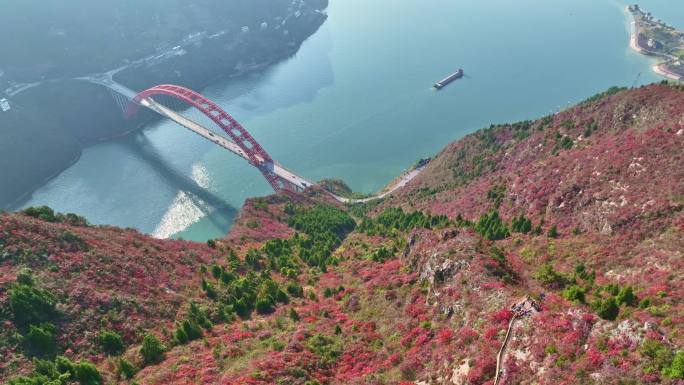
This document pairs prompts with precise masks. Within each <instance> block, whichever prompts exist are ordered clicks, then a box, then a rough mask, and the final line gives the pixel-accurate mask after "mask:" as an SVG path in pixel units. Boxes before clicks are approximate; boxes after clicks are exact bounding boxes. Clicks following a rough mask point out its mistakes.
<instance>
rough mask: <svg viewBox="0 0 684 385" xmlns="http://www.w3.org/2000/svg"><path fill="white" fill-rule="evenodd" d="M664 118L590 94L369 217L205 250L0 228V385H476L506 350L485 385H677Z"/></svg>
mask: <svg viewBox="0 0 684 385" xmlns="http://www.w3.org/2000/svg"><path fill="white" fill-rule="evenodd" d="M682 106H684V89H682V87H676V86H671V85H652V86H648V87H644V88H641V89H636V90H610V91H609V92H607V93H605V94H603V95H600V96H597V97H595V98H592V99H591V100H588V101H587V102H584V103H582V104H580V105H579V106H577V107H575V108H571V109H569V110H567V111H563V112H561V113H559V114H557V115H554V116H551V117H547V118H543V119H540V120H537V121H531V122H524V123H519V124H514V125H503V126H498V127H493V128H491V129H487V130H481V131H478V132H477V133H474V134H472V135H469V136H467V137H466V138H464V139H462V140H460V141H457V142H455V143H452V144H450V145H448V146H447V147H446V148H445V149H444V150H443V151H442V152H441V153H440V154H439V155H438V156H436V158H435V159H433V160H432V161H431V162H430V165H429V166H428V168H427V169H426V171H425V172H424V173H423V174H421V176H420V177H419V178H416V179H415V180H414V181H412V182H411V183H410V184H409V185H408V187H407V188H406V189H403V190H401V192H400V193H399V194H398V195H395V196H393V197H391V198H388V199H386V200H384V201H382V202H375V203H371V204H367V205H363V206H354V207H342V206H335V202H332V201H330V200H329V199H326V195H325V194H323V193H321V192H320V191H319V190H315V189H314V190H311V191H307V192H306V193H305V194H299V195H291V196H290V195H280V196H271V197H266V198H255V199H250V200H248V202H247V203H246V205H245V207H244V208H243V210H242V213H241V215H240V217H239V218H238V219H237V222H236V225H235V226H234V227H233V229H232V230H231V233H230V234H229V235H228V236H227V237H226V238H224V239H222V240H216V241H210V242H208V244H207V245H203V244H193V243H189V242H182V241H159V240H151V239H149V238H147V237H145V236H142V235H140V234H137V233H135V232H133V231H130V230H118V229H114V228H108V227H100V228H93V227H85V226H83V224H82V223H80V222H82V221H81V220H80V219H79V218H77V217H73V216H66V217H63V216H62V217H57V218H52V217H51V216H50V215H48V214H49V213H48V214H45V210H44V209H43V210H32V211H29V212H27V213H25V214H6V215H2V216H0V287H1V288H2V289H0V309H2V311H0V318H2V322H3V325H4V326H5V329H3V330H4V332H3V334H1V335H0V337H1V339H0V349H2V353H3V354H4V355H7V356H9V357H12V358H11V359H10V360H8V362H7V364H4V366H3V367H2V371H1V372H0V378H2V379H7V378H10V377H14V376H16V375H18V374H24V375H26V376H28V377H21V378H15V379H14V380H11V382H10V383H11V384H35V383H44V382H45V381H47V380H50V379H57V381H60V382H59V383H60V384H61V383H67V382H68V381H67V380H63V379H62V380H59V379H58V377H59V375H65V374H66V375H69V376H71V377H70V378H72V379H74V378H75V379H76V380H77V381H78V382H80V383H82V384H84V383H93V384H96V383H110V382H122V383H139V384H202V383H212V384H296V385H314V384H401V385H408V384H420V385H425V384H431V385H432V384H434V385H438V384H439V385H446V384H456V385H465V384H468V385H477V384H488V385H489V384H492V383H493V381H494V378H495V376H496V374H497V373H496V369H497V354H498V353H499V349H500V347H501V346H502V344H503V343H504V341H505V336H506V333H507V331H508V330H510V332H511V334H510V336H511V338H510V339H509V340H508V344H506V345H505V349H503V350H502V355H501V358H502V360H501V362H500V369H501V371H500V378H499V379H500V382H499V384H561V383H562V384H656V383H658V384H680V383H681V382H682V381H683V380H684V351H682V347H684V330H683V329H682V326H683V325H684V305H683V303H682V298H684V258H683V257H684V256H683V255H682V252H683V250H684V201H683V199H684V198H683V197H684V183H683V181H684V178H683V176H682V166H683V165H684V162H683V161H682V155H681V154H682V149H683V148H684V127H682V125H683V124H684V109H683V108H682ZM445 214H447V215H448V216H447V215H445ZM27 215H32V216H38V217H42V218H43V220H39V219H34V218H30V217H28V216H27ZM45 220H48V221H50V220H51V221H53V222H61V223H48V222H46V221H45ZM26 267H30V268H32V269H33V273H28V272H27V270H26V269H25V268H26ZM46 291H47V293H46ZM22 293H23V294H22ZM50 293H53V294H52V295H54V299H52V297H50V295H51V294H50ZM28 294H30V295H28ZM22 295H24V296H22ZM26 298H30V300H26V301H23V302H22V301H18V299H26ZM115 298H116V299H115ZM26 303H28V304H32V305H31V306H29V305H26ZM53 303H56V305H54V306H53V305H52V304H53ZM22 304H23V305H22ZM517 304H520V305H519V306H515V305H517ZM531 304H534V305H535V306H538V308H537V309H535V308H534V307H533V306H531ZM39 305H40V306H39ZM20 306H25V308H28V309H31V310H32V311H31V312H26V313H21V314H28V315H27V316H18V315H17V313H16V312H15V309H17V308H19V307H20ZM45 319H48V321H47V322H48V323H49V322H52V323H53V324H54V325H55V327H56V328H57V332H56V335H57V337H58V338H57V346H56V347H52V348H53V350H52V351H48V350H45V349H43V350H40V349H37V347H38V346H43V347H45V345H40V344H38V342H40V341H45V340H49V338H43V339H41V338H39V337H41V336H44V335H45V334H47V335H48V337H49V334H50V328H49V326H43V324H41V323H40V322H39V321H44V320H45ZM174 321H175V322H174ZM27 324H28V325H29V326H28V327H27V326H26V325H27ZM104 329H106V330H110V329H111V330H113V331H116V332H118V333H121V334H122V335H123V337H124V338H123V344H122V345H123V346H120V347H119V346H118V345H117V344H116V343H115V342H116V338H115V337H111V336H110V337H111V338H110V339H109V340H113V341H114V342H111V341H110V343H109V344H106V343H104V341H105V340H106V341H109V340H108V339H106V338H103V336H104V335H105V334H104V333H103V332H102V330H104ZM148 334H149V335H148ZM146 335H147V336H146ZM153 335H154V336H156V337H152V336H153ZM144 336H146V337H144ZM155 338H158V339H159V341H161V342H162V343H163V344H164V345H165V346H164V349H157V348H159V347H160V346H159V345H158V344H156V339H155ZM48 347H50V346H48ZM116 347H119V349H115V350H116V351H115V352H113V351H112V349H113V348H116ZM107 351H109V352H110V353H109V354H110V355H109V356H106V355H105V352H107ZM58 354H62V355H64V356H66V357H67V358H66V359H65V358H55V356H56V355H58ZM31 355H38V356H40V357H43V358H42V360H39V361H38V360H37V361H35V362H34V364H31V363H30V361H29V360H28V359H27V358H26V357H29V356H31ZM79 359H88V360H90V361H92V362H93V363H95V364H96V368H97V370H94V369H93V368H92V367H89V366H88V364H87V363H85V362H79V361H78V360H79ZM89 368H90V369H89ZM41 376H42V377H41ZM98 376H99V377H98ZM43 380H44V381H43ZM31 381H33V382H31ZM41 381H43V382H41Z"/></svg>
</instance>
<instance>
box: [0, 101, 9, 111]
mask: <svg viewBox="0 0 684 385" xmlns="http://www.w3.org/2000/svg"><path fill="white" fill-rule="evenodd" d="M10 109H11V107H10V104H9V101H8V100H7V99H0V110H2V112H7V111H9V110H10Z"/></svg>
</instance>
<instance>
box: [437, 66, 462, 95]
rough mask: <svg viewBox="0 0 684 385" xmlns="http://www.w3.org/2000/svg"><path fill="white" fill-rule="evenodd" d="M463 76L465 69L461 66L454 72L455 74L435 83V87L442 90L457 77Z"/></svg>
mask: <svg viewBox="0 0 684 385" xmlns="http://www.w3.org/2000/svg"><path fill="white" fill-rule="evenodd" d="M462 77H463V69H461V68H459V69H458V71H456V72H454V73H453V74H451V75H449V76H447V77H445V78H444V79H442V80H440V81H438V82H437V83H435V84H434V86H433V87H435V88H436V89H438V90H441V89H442V88H444V87H446V86H447V84H449V83H451V82H453V81H454V80H456V79H460V78H462Z"/></svg>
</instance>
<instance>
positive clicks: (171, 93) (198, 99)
mask: <svg viewBox="0 0 684 385" xmlns="http://www.w3.org/2000/svg"><path fill="white" fill-rule="evenodd" d="M107 86H108V87H109V88H110V90H113V91H114V92H112V96H114V98H115V100H116V101H117V103H118V104H119V106H120V107H121V108H123V109H124V110H125V114H126V116H131V115H132V114H135V113H136V112H137V109H138V106H144V107H147V108H149V109H151V110H152V111H154V112H156V113H158V114H160V115H162V116H164V117H166V118H169V119H171V120H173V121H174V122H176V123H178V124H179V125H181V126H183V127H185V128H186V129H188V130H190V131H192V132H194V133H195V134H197V135H200V136H202V137H204V138H205V139H207V140H210V141H212V142H214V143H216V144H217V145H219V146H221V147H223V148H225V149H227V150H228V151H231V152H233V153H234V154H236V155H238V156H240V157H242V158H244V159H245V160H247V162H249V164H251V165H252V166H254V167H256V168H257V169H258V170H259V171H260V172H261V174H262V175H263V176H264V177H265V178H266V180H267V181H268V183H269V184H270V185H271V187H273V190H275V191H276V192H281V191H293V192H298V191H302V190H304V189H306V188H307V187H309V186H312V185H313V183H311V182H309V181H308V180H306V179H304V178H302V177H300V176H299V175H297V174H295V173H293V172H291V171H289V170H287V169H286V168H284V167H283V166H281V165H280V164H279V163H278V162H276V161H274V160H273V158H271V156H270V155H269V154H268V153H267V152H266V150H265V149H264V148H263V147H261V145H260V144H259V143H258V142H257V141H256V140H255V139H254V138H253V137H252V135H250V134H249V132H247V130H245V129H244V127H242V125H240V123H238V122H237V121H236V120H235V119H233V117H232V116H230V115H229V114H228V113H227V112H226V111H224V110H223V109H222V108H221V107H219V106H218V105H217V104H216V103H214V102H212V101H211V100H209V99H208V98H206V97H205V96H203V95H201V94H199V93H197V92H195V91H193V90H190V89H188V88H185V87H181V86H176V85H171V84H165V85H159V86H155V87H152V88H149V89H147V90H145V91H142V92H140V93H139V94H137V95H135V96H134V97H132V101H131V100H130V98H131V96H132V92H131V91H130V90H127V89H116V88H114V87H115V86H118V87H119V88H121V86H120V85H115V84H107ZM178 110H183V112H184V114H181V113H180V112H179V111H178ZM187 112H193V113H194V116H199V117H200V118H202V119H199V118H190V117H188V116H187V115H192V114H189V113H187ZM200 120H202V122H200ZM207 120H208V121H209V123H210V124H211V125H212V126H214V128H216V127H217V128H219V129H220V130H221V131H222V132H223V133H224V134H225V135H227V137H226V136H223V135H220V134H219V133H218V132H215V131H213V130H211V129H209V128H207V126H208V124H203V123H204V121H207ZM336 198H338V199H340V200H342V201H346V199H344V198H341V197H336Z"/></svg>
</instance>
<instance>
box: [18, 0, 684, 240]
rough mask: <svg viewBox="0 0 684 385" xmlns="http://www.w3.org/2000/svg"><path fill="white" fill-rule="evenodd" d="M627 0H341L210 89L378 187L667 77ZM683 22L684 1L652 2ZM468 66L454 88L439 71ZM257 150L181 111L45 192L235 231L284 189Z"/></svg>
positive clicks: (130, 213) (126, 212) (185, 225)
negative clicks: (493, 137)
mask: <svg viewBox="0 0 684 385" xmlns="http://www.w3.org/2000/svg"><path fill="white" fill-rule="evenodd" d="M626 4H627V3H623V2H620V1H617V0H553V1H551V0H519V1H510V0H331V4H330V7H329V8H328V11H327V12H328V14H329V19H328V20H327V21H326V22H325V24H324V25H323V26H322V27H321V29H320V30H319V31H318V32H317V33H315V34H314V35H313V36H312V37H310V38H309V39H308V40H307V41H306V42H305V43H304V44H303V46H302V47H301V49H300V50H299V52H298V53H297V54H296V55H295V56H293V57H292V58H289V59H287V60H284V61H282V62H281V63H279V64H277V65H275V66H273V67H271V68H269V69H268V70H266V71H264V72H260V73H255V74H252V75H250V76H247V77H245V78H241V79H237V80H236V79H232V80H225V81H222V82H219V83H216V84H214V85H212V86H211V87H209V88H207V89H204V90H200V91H201V92H202V93H203V94H205V95H206V96H208V97H209V98H211V99H213V100H214V101H216V102H217V103H219V104H220V105H221V106H223V107H224V108H225V109H226V111H228V112H229V113H231V114H232V115H233V116H234V117H235V118H236V119H237V120H239V121H240V122H241V123H242V124H243V125H244V126H245V127H246V128H247V129H248V130H249V131H250V133H252V135H253V136H254V137H255V138H256V139H257V140H258V141H259V142H260V143H261V144H262V145H263V146H264V147H265V148H266V149H267V151H268V152H269V153H270V154H271V155H272V157H273V158H274V159H276V160H278V161H279V162H280V163H281V164H283V165H284V166H286V167H287V168H289V169H291V170H293V171H295V172H297V173H298V174H300V175H302V176H304V177H306V178H308V179H309V180H314V181H316V180H320V179H322V178H328V177H335V178H342V179H344V180H345V181H346V182H347V183H348V184H349V185H350V186H351V187H352V188H353V189H354V190H355V191H361V192H373V191H376V190H378V189H380V188H381V187H382V186H384V185H385V184H387V183H388V182H389V181H390V180H392V179H393V178H394V177H396V176H397V175H399V174H400V173H401V172H402V171H403V170H405V169H407V168H409V167H410V166H411V165H412V164H414V163H415V162H416V160H418V159H419V158H422V157H428V156H432V155H434V154H435V153H437V152H438V151H439V150H440V149H441V148H442V147H444V146H445V145H446V144H447V143H449V142H450V141H453V140H456V139H459V138H461V137H463V136H464V135H467V134H468V133H471V132H473V131H475V130H476V129H478V128H482V127H486V126H489V125H490V124H492V123H505V122H514V121H518V120H523V119H531V118H536V117H540V116H543V115H547V114H549V113H552V112H555V111H558V110H559V109H562V108H566V107H567V106H569V105H571V104H574V103H577V102H579V101H581V100H583V99H585V98H587V97H589V96H591V95H593V94H595V93H597V92H601V91H603V90H605V89H607V88H608V87H610V86H628V87H629V86H631V85H632V84H633V83H634V82H635V80H636V79H637V76H638V74H639V73H641V75H640V77H639V79H638V84H645V83H650V82H654V81H659V80H660V78H658V77H657V75H655V74H653V73H652V72H651V71H650V68H649V67H650V66H651V65H652V63H653V59H650V58H647V57H644V56H640V55H639V54H636V53H634V52H632V51H631V50H630V49H629V33H630V28H631V27H630V23H631V17H630V16H629V15H628V14H627V13H626V12H625V9H624V8H625V6H626ZM640 5H641V6H642V8H644V9H645V10H647V11H650V12H652V13H653V14H654V15H656V17H659V18H662V19H663V20H665V21H667V22H669V23H670V24H672V25H674V26H675V27H678V28H684V2H681V1H675V0H647V1H644V2H642V3H641V4H640ZM459 67H462V68H463V69H464V70H465V72H466V77H465V78H464V79H461V80H459V81H457V82H454V83H452V84H451V85H450V86H448V87H446V88H445V89H443V90H442V91H439V92H437V91H435V90H433V89H432V88H431V86H432V84H433V83H434V82H435V81H437V80H439V79H441V78H442V77H444V76H446V75H448V74H449V73H451V72H454V71H455V70H456V69H458V68H459ZM271 192H272V190H271V189H270V187H269V185H268V184H267V183H266V181H265V180H264V178H263V177H262V176H261V174H260V173H259V172H258V171H257V170H256V169H255V168H253V167H251V166H249V165H248V164H247V163H246V162H245V161H244V160H242V159H240V158H238V157H237V156H235V155H233V154H231V153H229V152H228V151H226V150H224V149H222V148H220V147H217V146H215V145H213V144H212V143H209V142H206V141H204V140H203V139H202V138H200V137H198V136H195V135H194V134H192V133H190V132H188V131H186V130H184V129H182V128H180V127H178V126H176V125H174V124H173V123H171V122H168V121H165V122H158V123H155V124H151V125H150V126H148V127H146V128H145V129H144V130H142V131H140V132H138V133H135V134H132V135H129V136H127V137H124V138H121V139H117V140H114V141H110V142H106V143H102V144H98V145H95V146H92V147H90V148H88V149H86V150H85V152H84V154H83V156H82V157H81V159H80V160H79V161H78V162H77V163H76V164H75V165H73V166H72V167H71V168H69V169H68V170H66V171H64V172H63V173H62V174H60V175H59V176H58V177H56V178H55V179H53V180H52V181H50V182H49V183H47V184H46V185H45V186H43V187H42V188H40V189H39V190H38V191H36V192H35V193H34V194H33V197H32V198H31V199H30V201H29V202H28V203H26V206H33V205H43V204H47V205H50V206H51V207H53V208H55V209H56V210H58V211H62V212H74V213H78V214H81V215H84V216H86V217H87V218H88V219H89V220H90V221H91V222H92V223H94V224H112V225H117V226H122V227H133V228H137V229H139V230H140V231H142V232H145V233H151V234H153V235H155V236H158V237H182V238H184V239H193V240H199V241H203V240H206V239H209V238H216V237H221V236H224V235H225V234H226V232H227V231H228V230H229V228H230V226H231V223H232V221H233V219H234V217H235V215H236V214H237V212H238V210H239V208H240V207H241V206H242V204H243V202H244V200H245V199H246V198H249V197H253V196H263V195H267V194H270V193H271Z"/></svg>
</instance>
